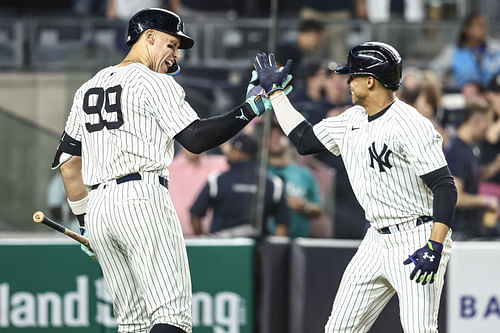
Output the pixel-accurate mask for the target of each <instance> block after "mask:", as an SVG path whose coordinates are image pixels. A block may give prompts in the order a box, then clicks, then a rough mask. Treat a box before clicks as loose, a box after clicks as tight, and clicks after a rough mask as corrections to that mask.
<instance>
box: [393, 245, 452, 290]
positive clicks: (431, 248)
mask: <svg viewBox="0 0 500 333" xmlns="http://www.w3.org/2000/svg"><path fill="white" fill-rule="evenodd" d="M442 251H443V244H441V243H439V242H435V241H431V240H429V241H428V242H427V245H425V246H424V247H423V248H421V249H418V250H417V251H415V253H413V254H412V255H411V256H408V259H406V260H405V261H404V262H403V264H405V265H408V264H411V263H412V262H413V263H414V264H415V268H414V269H413V271H412V272H411V274H410V280H413V278H414V277H415V275H416V274H417V272H418V271H420V273H419V274H418V277H417V279H416V280H415V282H417V283H420V282H422V285H425V284H427V282H429V283H433V282H434V279H435V278H436V274H437V270H438V268H439V262H440V261H441V252H442Z"/></svg>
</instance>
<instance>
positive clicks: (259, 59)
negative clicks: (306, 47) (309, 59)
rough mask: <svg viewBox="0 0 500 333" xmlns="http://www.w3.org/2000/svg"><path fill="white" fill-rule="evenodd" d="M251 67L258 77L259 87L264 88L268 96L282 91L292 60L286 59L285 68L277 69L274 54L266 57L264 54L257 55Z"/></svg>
mask: <svg viewBox="0 0 500 333" xmlns="http://www.w3.org/2000/svg"><path fill="white" fill-rule="evenodd" d="M253 65H254V67H255V70H256V71H257V74H258V76H259V81H260V85H261V86H262V88H264V91H265V93H266V94H267V95H269V94H271V93H273V92H275V91H276V90H283V88H284V86H283V83H284V82H285V81H286V80H287V78H288V73H289V72H290V69H291V67H292V60H291V59H288V61H287V62H286V64H285V66H284V67H283V68H282V69H278V67H277V66H276V60H275V58H274V54H272V53H270V54H269V56H268V55H267V54H265V53H258V54H257V56H256V57H255V61H254V63H253Z"/></svg>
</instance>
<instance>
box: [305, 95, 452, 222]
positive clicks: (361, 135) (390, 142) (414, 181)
mask: <svg viewBox="0 0 500 333" xmlns="http://www.w3.org/2000/svg"><path fill="white" fill-rule="evenodd" d="M314 133H315V135H316V136H317V137H318V139H319V140H320V141H321V143H322V144H323V145H324V146H325V147H326V148H327V149H328V150H330V151H331V152H332V153H333V154H335V155H339V154H340V155H342V159H343V161H344V164H345V166H346V170H347V174H348V176H349V181H350V182H351V185H352V188H353V191H354V193H355V195H356V197H357V199H358V201H359V203H360V204H361V206H362V207H363V208H364V210H365V214H366V218H367V219H368V220H369V221H370V222H371V224H372V226H374V227H375V228H376V229H380V228H383V227H387V226H391V225H395V224H399V223H402V222H406V221H410V220H414V219H415V218H417V217H418V216H422V215H427V216H432V202H433V196H432V192H431V191H430V189H429V188H427V186H425V185H424V183H423V181H422V179H421V178H420V176H421V175H424V174H427V173H429V172H432V171H434V170H436V169H439V168H441V167H443V166H445V165H446V160H445V157H444V154H443V151H442V138H441V136H440V134H439V133H438V132H437V131H436V130H435V129H434V126H433V125H432V123H431V122H430V121H429V120H427V119H426V118H425V117H423V116H422V115H421V114H420V113H419V112H418V111H417V110H416V109H415V108H413V107H411V106H410V105H408V104H406V103H404V102H402V101H400V100H398V99H395V101H394V103H393V104H392V105H390V106H389V107H388V108H387V109H386V110H385V111H382V112H379V113H377V114H376V115H375V116H373V117H369V116H367V114H366V111H365V110H364V108H363V107H361V106H354V107H352V108H350V109H348V110H346V111H345V112H343V113H342V114H340V115H339V116H337V117H331V118H327V119H324V120H323V121H321V122H320V123H318V124H316V125H315V126H314Z"/></svg>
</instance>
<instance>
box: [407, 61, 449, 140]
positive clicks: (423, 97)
mask: <svg viewBox="0 0 500 333" xmlns="http://www.w3.org/2000/svg"><path fill="white" fill-rule="evenodd" d="M441 98H442V87H441V84H440V82H439V79H438V78H437V76H436V75H435V74H434V73H432V72H431V71H428V70H425V71H422V73H421V82H420V88H419V94H418V96H417V98H416V99H415V102H414V103H412V104H411V105H413V106H414V107H415V108H416V109H417V110H418V111H419V112H420V113H421V114H422V115H424V116H425V117H426V118H428V119H429V120H430V121H431V122H432V124H433V125H434V127H435V128H436V130H437V131H438V132H439V134H441V136H442V137H443V147H446V145H447V144H448V142H449V137H448V133H446V131H445V130H444V128H443V126H442V125H441V122H440V121H439V119H438V111H439V110H440V108H441Z"/></svg>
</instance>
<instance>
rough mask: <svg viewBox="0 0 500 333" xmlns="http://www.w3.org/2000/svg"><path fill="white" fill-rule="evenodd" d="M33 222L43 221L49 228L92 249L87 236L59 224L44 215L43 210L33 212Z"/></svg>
mask: <svg viewBox="0 0 500 333" xmlns="http://www.w3.org/2000/svg"><path fill="white" fill-rule="evenodd" d="M33 222H35V223H43V224H45V225H46V226H49V227H50V228H52V229H54V230H56V231H59V232H61V233H63V234H65V235H66V236H69V237H71V238H73V239H74V240H76V241H77V242H78V243H80V244H83V245H85V246H86V247H88V248H89V250H91V251H92V248H91V247H90V245H89V240H88V239H87V238H85V237H83V236H82V235H80V234H77V233H76V232H74V231H72V230H70V229H68V228H65V227H63V226H62V225H60V224H59V223H57V222H56V221H54V220H52V219H50V218H48V217H47V216H45V214H44V213H43V212H40V211H38V212H35V214H33Z"/></svg>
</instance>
